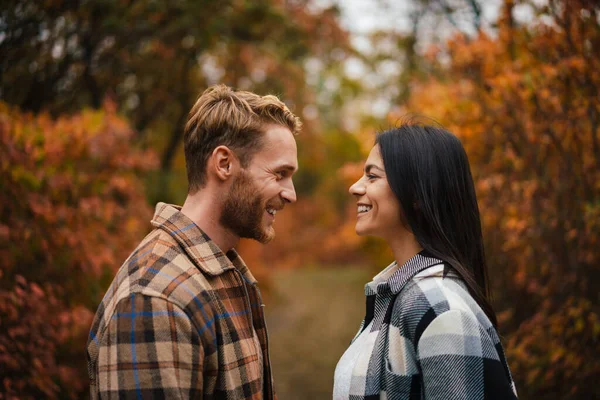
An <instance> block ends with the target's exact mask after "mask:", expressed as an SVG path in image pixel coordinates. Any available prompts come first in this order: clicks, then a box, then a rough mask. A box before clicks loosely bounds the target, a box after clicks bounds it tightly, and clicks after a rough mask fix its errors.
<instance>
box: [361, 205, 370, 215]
mask: <svg viewBox="0 0 600 400" xmlns="http://www.w3.org/2000/svg"><path fill="white" fill-rule="evenodd" d="M371 208H373V207H371V206H362V205H361V206H358V213H359V214H360V213H366V212H367V211H371Z"/></svg>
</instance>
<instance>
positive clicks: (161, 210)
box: [152, 203, 256, 284]
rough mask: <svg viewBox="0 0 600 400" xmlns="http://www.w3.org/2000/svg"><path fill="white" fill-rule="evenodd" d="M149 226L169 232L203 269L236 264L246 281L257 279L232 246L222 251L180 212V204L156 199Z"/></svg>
mask: <svg viewBox="0 0 600 400" xmlns="http://www.w3.org/2000/svg"><path fill="white" fill-rule="evenodd" d="M152 226H154V227H155V228H159V229H162V230H164V231H165V232H167V233H169V234H170V235H171V236H172V237H173V238H174V239H175V240H176V241H177V242H178V243H179V245H180V246H181V247H182V248H183V250H184V251H185V252H186V253H187V255H188V256H189V257H190V259H191V260H192V261H193V262H194V263H195V264H196V266H197V267H198V268H199V269H200V270H201V271H202V272H204V273H206V274H208V275H213V276H216V275H220V274H222V273H223V272H225V271H228V270H231V269H234V268H236V269H237V270H238V271H240V273H241V274H242V276H243V277H244V279H245V280H246V281H247V282H248V283H250V284H255V283H256V279H255V278H254V276H252V274H251V273H250V270H249V269H248V267H247V266H246V264H245V263H244V260H242V258H241V257H240V256H239V254H238V253H237V251H235V249H231V250H229V251H228V252H227V254H225V253H223V252H222V251H221V249H220V248H219V246H217V245H216V244H215V243H214V242H213V241H212V240H211V239H210V237H209V236H208V235H207V234H206V233H204V232H203V231H202V229H200V228H199V227H198V225H196V224H195V223H194V222H193V221H192V220H191V219H189V218H188V217H187V216H186V215H185V214H183V213H182V212H181V207H179V206H175V205H172V204H166V203H158V204H157V205H156V210H155V212H154V217H153V218H152Z"/></svg>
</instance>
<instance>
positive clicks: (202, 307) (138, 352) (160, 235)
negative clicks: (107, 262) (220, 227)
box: [87, 203, 274, 399]
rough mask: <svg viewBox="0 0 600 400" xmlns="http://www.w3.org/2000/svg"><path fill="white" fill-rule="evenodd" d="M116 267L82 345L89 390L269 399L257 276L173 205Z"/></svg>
mask: <svg viewBox="0 0 600 400" xmlns="http://www.w3.org/2000/svg"><path fill="white" fill-rule="evenodd" d="M152 225H153V226H154V227H155V229H154V230H153V231H152V232H151V233H150V234H149V235H148V236H147V237H146V238H145V239H144V240H143V241H142V243H141V244H140V245H139V246H138V247H137V249H136V250H135V251H134V252H133V253H132V254H131V255H130V257H129V258H128V259H127V260H126V261H125V263H124V264H123V266H122V267H121V268H120V269H119V271H118V273H117V275H116V277H115V279H114V281H113V282H112V284H111V286H110V287H109V289H108V291H107V293H106V295H105V296H104V299H103V300H102V303H101V304H100V306H99V307H98V311H97V313H96V317H95V319H94V322H93V325H92V328H91V331H90V336H89V340H88V346H87V355H88V369H89V376H90V380H91V398H92V399H117V398H118V399H122V398H136V399H142V398H143V399H146V398H168V399H188V398H196V399H263V398H264V399H272V398H274V392H273V385H272V378H271V366H270V363H269V353H268V343H267V332H266V325H265V321H264V314H263V308H262V307H261V305H262V299H261V296H260V292H259V290H258V287H257V282H256V280H255V279H254V277H253V276H252V274H251V273H250V271H249V270H248V268H247V267H246V265H245V264H244V262H243V260H242V259H241V258H240V257H239V256H238V254H237V253H236V251H235V250H231V251H229V252H227V254H223V253H222V252H221V250H220V249H219V248H218V247H217V246H216V245H215V244H214V243H213V242H212V241H211V240H210V238H209V237H208V236H206V234H204V233H203V232H202V231H201V230H200V229H199V228H198V226H196V225H195V224H194V223H193V222H192V221H191V220H190V219H188V218H187V217H186V216H185V215H183V214H182V213H181V212H180V211H179V210H178V209H177V208H176V207H175V206H170V205H167V204H164V203H159V204H158V205H157V206H156V213H155V215H154V218H153V220H152Z"/></svg>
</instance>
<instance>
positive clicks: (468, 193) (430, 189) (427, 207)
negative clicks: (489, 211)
mask: <svg viewBox="0 0 600 400" xmlns="http://www.w3.org/2000/svg"><path fill="white" fill-rule="evenodd" d="M375 144H376V145H379V150H380V152H381V157H382V159H383V164H384V167H385V172H386V176H387V180H388V183H389V185H390V188H391V189H392V191H393V192H394V194H395V195H396V197H397V198H398V200H399V201H400V205H401V207H402V212H403V217H404V221H402V222H403V223H405V224H407V225H408V227H409V228H410V229H411V231H412V233H413V234H414V235H415V238H416V240H417V241H418V242H419V244H420V245H421V246H422V247H423V249H424V250H426V251H427V252H429V253H431V254H432V255H433V256H435V257H436V258H439V259H440V260H443V261H445V262H446V263H447V264H449V265H450V266H451V267H452V268H453V269H454V270H455V271H456V272H457V273H458V274H459V275H460V276H461V278H462V279H463V280H464V282H465V283H466V285H467V287H468V289H469V292H470V293H471V295H472V296H473V298H474V299H475V301H477V303H478V304H479V306H480V307H481V308H482V309H483V311H484V312H485V314H486V315H487V316H488V318H489V319H490V321H491V322H492V324H493V325H494V326H496V325H497V320H496V314H495V312H494V310H493V308H492V306H491V304H490V302H489V288H488V278H487V266H486V261H485V253H484V249H483V237H482V234H481V221H480V218H479V207H478V206H477V197H476V195H475V186H474V185H473V177H472V176H471V169H470V167H469V160H468V158H467V154H466V153H465V150H464V148H463V146H462V144H461V142H460V140H459V139H458V138H457V137H456V136H454V135H453V134H452V133H450V132H448V131H446V130H444V129H442V128H438V127H433V126H428V125H423V124H416V123H411V122H409V123H404V124H402V125H401V126H400V127H398V128H394V129H390V130H387V131H384V132H382V133H380V134H378V135H377V139H376V140H375Z"/></svg>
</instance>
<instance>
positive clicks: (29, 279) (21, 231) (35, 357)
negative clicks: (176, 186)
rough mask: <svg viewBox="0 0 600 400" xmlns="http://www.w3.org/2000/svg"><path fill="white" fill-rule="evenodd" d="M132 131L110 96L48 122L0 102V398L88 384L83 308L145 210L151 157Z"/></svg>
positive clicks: (97, 293) (142, 224)
mask: <svg viewBox="0 0 600 400" xmlns="http://www.w3.org/2000/svg"><path fill="white" fill-rule="evenodd" d="M131 136H132V131H131V129H130V128H129V126H128V124H127V123H126V122H125V121H123V120H122V119H121V118H119V117H118V116H117V115H115V113H114V106H112V105H111V104H110V103H108V104H107V105H106V106H105V109H104V110H103V111H83V112H81V113H79V114H76V115H74V116H71V117H63V118H59V119H57V120H53V119H52V118H50V117H49V116H48V115H45V114H41V115H38V116H33V115H29V114H23V113H21V112H19V111H18V110H16V109H13V108H10V107H9V106H7V105H6V104H3V103H0V141H1V143H2V145H1V146H0V169H1V175H2V179H1V180H0V215H2V220H1V223H0V274H1V281H0V326H1V327H2V333H1V334H0V369H1V370H2V375H1V376H2V378H1V381H0V398H17V397H15V396H18V398H47V399H53V398H80V397H82V395H84V394H87V391H88V387H87V385H88V384H87V373H86V370H87V368H86V364H85V350H84V349H85V343H86V340H87V334H88V331H89V326H90V324H91V319H92V317H93V313H94V312H95V309H96V306H97V304H98V303H99V301H100V300H101V298H102V295H103V293H104V290H105V289H106V286H107V284H108V283H110V280H112V275H113V274H114V271H115V269H116V268H117V267H118V266H119V265H120V264H121V263H122V261H123V260H124V259H125V257H126V256H127V253H128V252H129V251H131V249H132V248H134V247H135V245H136V243H137V242H138V241H139V240H140V238H141V237H143V235H144V233H145V232H147V231H148V221H149V219H150V218H151V213H152V212H151V209H150V207H149V206H148V205H147V203H146V200H145V197H144V187H143V184H142V183H143V182H142V180H141V179H140V174H141V173H143V172H144V171H148V170H149V169H152V168H154V166H155V165H156V157H155V156H154V155H153V154H152V153H149V152H141V151H137V150H135V149H133V148H132V147H131V146H130V144H129V140H130V138H131Z"/></svg>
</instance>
